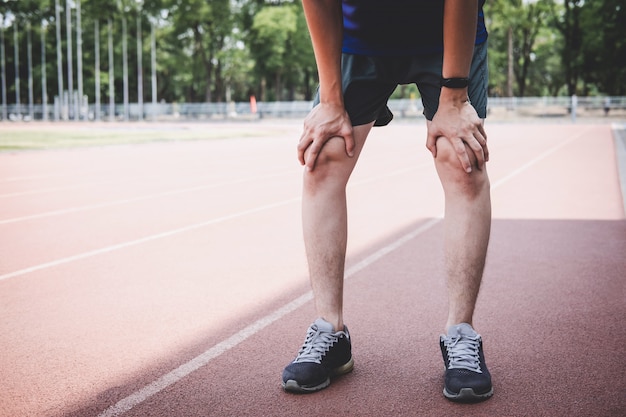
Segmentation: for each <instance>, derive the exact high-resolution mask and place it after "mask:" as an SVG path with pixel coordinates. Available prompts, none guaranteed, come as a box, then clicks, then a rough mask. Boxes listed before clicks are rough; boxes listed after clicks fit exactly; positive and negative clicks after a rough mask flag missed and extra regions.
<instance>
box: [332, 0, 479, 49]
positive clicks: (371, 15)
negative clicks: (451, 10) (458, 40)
mask: <svg viewBox="0 0 626 417" xmlns="http://www.w3.org/2000/svg"><path fill="white" fill-rule="evenodd" d="M484 3H485V0H481V1H480V2H479V11H478V25H477V27H476V42H475V43H476V45H479V44H481V43H483V42H485V41H486V40H487V29H486V27H485V17H484V14H483V10H482V7H483V4H484ZM443 4H444V0H343V1H342V9H343V52H344V53H348V54H356V55H379V56H380V55H383V56H385V55H386V56H406V55H423V54H431V53H437V52H441V51H443Z"/></svg>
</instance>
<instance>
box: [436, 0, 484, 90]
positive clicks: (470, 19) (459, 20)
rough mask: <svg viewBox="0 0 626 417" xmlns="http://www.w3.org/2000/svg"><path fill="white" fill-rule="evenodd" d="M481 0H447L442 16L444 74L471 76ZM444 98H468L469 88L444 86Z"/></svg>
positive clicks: (455, 76) (450, 76) (459, 76)
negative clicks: (479, 2)
mask: <svg viewBox="0 0 626 417" xmlns="http://www.w3.org/2000/svg"><path fill="white" fill-rule="evenodd" d="M477 15H478V0H446V1H445V6H444V17H443V68H442V76H443V77H444V78H466V77H468V76H469V72H470V67H471V64H472V55H473V52H474V43H475V39H476V21H477ZM441 94H442V97H441V100H448V99H454V100H455V101H456V100H463V101H466V100H467V88H465V89H450V88H443V89H442V91H441Z"/></svg>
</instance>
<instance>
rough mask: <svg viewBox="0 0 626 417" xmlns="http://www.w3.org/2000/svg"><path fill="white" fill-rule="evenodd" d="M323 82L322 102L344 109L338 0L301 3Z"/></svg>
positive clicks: (340, 16)
mask: <svg viewBox="0 0 626 417" xmlns="http://www.w3.org/2000/svg"><path fill="white" fill-rule="evenodd" d="M302 6H303V8H304V14H305V17H306V21H307V25H308V27H309V33H310V34H311V41H312V43H313V51H314V53H315V62H316V63H317V71H318V74H319V81H320V91H319V93H320V101H321V102H323V103H334V104H340V105H342V106H343V94H342V90H341V41H342V37H343V35H342V32H343V17H342V13H341V1H339V0H302Z"/></svg>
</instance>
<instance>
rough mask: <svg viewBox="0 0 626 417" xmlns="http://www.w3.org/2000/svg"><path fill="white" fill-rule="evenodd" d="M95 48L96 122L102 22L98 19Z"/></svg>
mask: <svg viewBox="0 0 626 417" xmlns="http://www.w3.org/2000/svg"><path fill="white" fill-rule="evenodd" d="M94 48H95V51H94V52H95V55H96V57H95V59H96V64H95V66H96V68H95V76H96V80H95V81H96V91H95V97H96V109H95V115H94V118H95V119H96V120H100V21H99V20H98V19H96V21H95V22H94Z"/></svg>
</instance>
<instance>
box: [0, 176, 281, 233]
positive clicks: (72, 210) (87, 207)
mask: <svg viewBox="0 0 626 417" xmlns="http://www.w3.org/2000/svg"><path fill="white" fill-rule="evenodd" d="M289 172H292V170H289V171H281V172H276V173H273V174H267V175H262V176H257V177H248V178H241V179H238V180H231V181H224V182H220V183H217V184H208V185H198V186H195V187H189V188H179V189H176V190H170V191H164V192H161V193H156V194H148V195H143V196H138V197H133V198H126V199H122V200H115V201H108V202H105V203H100V204H89V205H85V206H77V207H69V208H65V209H60V210H53V211H47V212H43V213H37V214H31V215H28V216H20V217H12V218H8V219H3V220H0V225H2V224H9V223H17V222H21V221H26V220H36V219H42V218H45V217H51V216H60V215H63V214H69V213H76V212H80V211H86V210H96V209H101V208H106V207H113V206H119V205H123V204H129V203H136V202H138V201H144V200H150V199H154V198H161V197H167V196H172V195H177V194H183V193H189V192H192V191H199V190H208V189H211V188H219V187H225V186H231V185H235V184H241V183H245V182H250V181H258V180H259V179H268V178H274V177H279V176H282V175H285V174H287V173H289Z"/></svg>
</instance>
